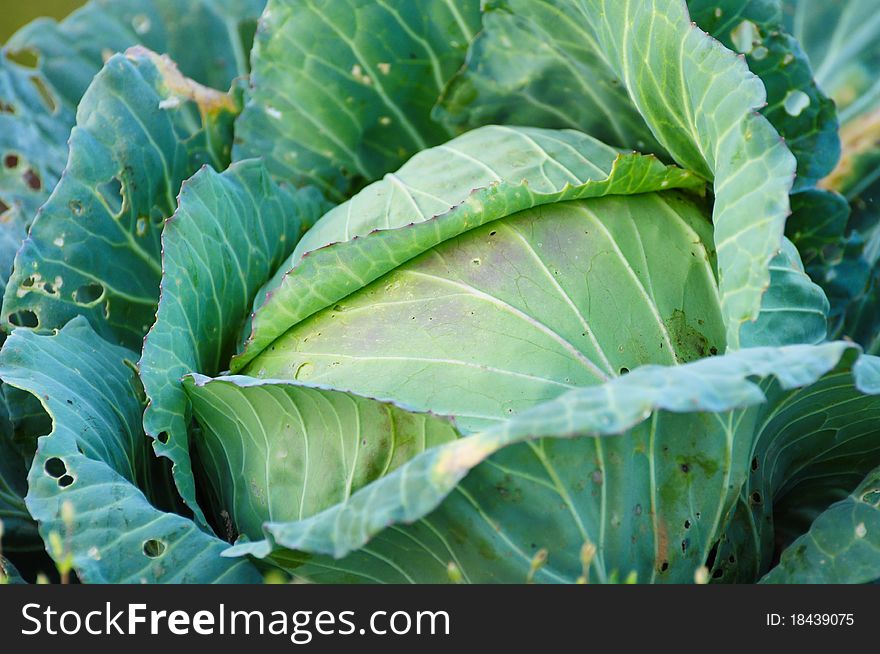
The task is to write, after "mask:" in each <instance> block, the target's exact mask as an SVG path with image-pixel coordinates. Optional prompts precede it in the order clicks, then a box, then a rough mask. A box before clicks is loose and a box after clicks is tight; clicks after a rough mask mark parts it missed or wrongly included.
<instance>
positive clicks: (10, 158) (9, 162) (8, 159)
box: [3, 152, 18, 168]
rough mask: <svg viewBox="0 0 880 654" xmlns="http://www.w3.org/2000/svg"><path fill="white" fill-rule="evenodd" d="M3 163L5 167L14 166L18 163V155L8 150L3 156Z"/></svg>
mask: <svg viewBox="0 0 880 654" xmlns="http://www.w3.org/2000/svg"><path fill="white" fill-rule="evenodd" d="M3 165H4V166H6V167H7V168H15V167H16V166H17V165H18V155H17V154H13V153H11V152H10V153H9V154H7V155H6V156H5V157H3Z"/></svg>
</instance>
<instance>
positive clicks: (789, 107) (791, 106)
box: [782, 89, 810, 117]
mask: <svg viewBox="0 0 880 654" xmlns="http://www.w3.org/2000/svg"><path fill="white" fill-rule="evenodd" d="M782 106H783V107H784V108H785V113H787V114H788V115H789V116H795V117H797V116H800V115H801V114H802V113H803V111H804V109H806V108H807V107H809V106H810V96H808V95H807V94H806V93H804V92H803V91H799V90H797V89H794V90H791V91H789V92H788V94H787V95H786V96H785V100H783V101H782Z"/></svg>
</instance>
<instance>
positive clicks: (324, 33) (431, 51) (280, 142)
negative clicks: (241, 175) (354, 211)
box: [235, 0, 479, 200]
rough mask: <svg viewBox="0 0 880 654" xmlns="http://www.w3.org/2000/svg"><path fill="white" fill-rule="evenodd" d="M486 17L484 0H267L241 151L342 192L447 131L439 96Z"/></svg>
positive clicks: (330, 192) (240, 129)
mask: <svg viewBox="0 0 880 654" xmlns="http://www.w3.org/2000/svg"><path fill="white" fill-rule="evenodd" d="M478 29H479V3H478V2H477V0H446V1H444V2H436V1H435V0H407V1H406V2H397V1H394V2H372V1H371V0H337V1H336V2H317V1H315V0H270V1H269V4H268V6H267V8H266V12H265V13H264V14H263V17H262V19H261V28H260V30H259V32H258V34H257V38H256V42H255V44H254V51H253V65H254V71H253V76H252V80H251V84H252V91H251V96H250V101H249V102H248V104H247V107H246V108H245V110H244V112H243V113H242V116H241V118H240V119H239V121H238V124H237V128H236V150H235V157H236V158H242V157H252V156H261V155H265V156H266V158H267V163H268V165H269V168H270V170H271V171H272V172H273V173H274V174H275V175H278V176H280V177H283V178H285V179H290V180H292V181H293V182H295V183H296V184H303V183H308V184H315V185H317V186H318V187H319V188H321V190H322V191H324V193H325V194H326V195H327V197H330V198H333V199H336V200H340V199H344V198H345V197H347V195H348V194H349V193H350V191H351V190H352V189H354V188H356V187H357V186H359V185H361V184H362V183H363V182H364V181H372V180H374V179H376V178H378V177H380V176H381V175H383V174H384V173H386V172H388V171H391V170H394V169H395V168H397V167H398V166H400V164H402V163H403V162H404V161H406V159H407V158H408V157H409V156H411V155H412V154H414V153H415V152H417V151H419V150H423V149H424V148H426V147H429V146H432V145H436V144H437V143H440V142H442V141H445V140H447V139H448V138H449V137H450V136H451V133H450V132H449V131H448V130H447V129H445V128H444V127H443V126H441V125H440V124H438V123H435V122H434V121H432V120H431V118H430V112H431V107H432V106H433V105H434V102H435V101H436V99H437V97H438V96H439V94H440V92H441V91H442V89H443V86H444V84H445V83H446V80H448V79H449V78H450V77H451V76H452V74H453V73H454V72H455V71H456V70H457V69H458V67H459V66H460V65H461V63H462V62H463V60H464V54H465V51H466V49H467V44H468V42H469V41H470V40H471V38H473V35H474V33H475V32H476V31H477V30H478Z"/></svg>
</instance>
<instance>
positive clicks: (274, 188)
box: [139, 160, 327, 524]
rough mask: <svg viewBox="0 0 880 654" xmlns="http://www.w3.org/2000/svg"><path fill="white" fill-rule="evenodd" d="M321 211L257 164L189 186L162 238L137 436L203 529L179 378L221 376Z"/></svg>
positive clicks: (315, 199) (202, 175)
mask: <svg viewBox="0 0 880 654" xmlns="http://www.w3.org/2000/svg"><path fill="white" fill-rule="evenodd" d="M326 209H327V203H326V202H325V200H324V199H323V197H322V196H321V194H320V193H319V192H318V191H316V190H315V189H314V188H306V189H302V190H300V191H296V192H293V191H291V190H289V189H285V188H281V187H279V186H278V185H276V184H275V183H274V182H272V181H271V180H270V179H269V177H268V174H267V173H266V170H265V168H264V167H263V164H262V163H260V162H258V161H256V160H249V161H241V162H238V163H235V164H233V165H232V166H230V167H229V168H227V169H226V170H225V171H224V172H222V173H217V172H215V171H214V170H213V169H211V168H204V169H202V170H201V171H199V172H198V173H196V174H195V175H194V176H193V177H192V178H191V179H189V180H187V181H186V182H185V183H184V185H183V188H182V189H181V191H180V196H179V206H178V208H177V210H176V211H175V213H174V215H173V216H172V217H171V218H170V219H169V220H168V221H167V224H166V227H165V229H164V231H163V233H162V284H161V297H160V300H159V309H158V312H157V315H156V323H155V324H154V325H153V328H152V329H151V330H150V333H149V334H148V335H147V337H146V339H145V340H144V349H143V355H142V357H141V360H140V364H139V369H140V373H141V378H142V379H143V383H144V388H145V389H146V393H147V398H148V400H149V405H148V406H147V410H146V414H145V415H144V427H145V429H146V432H147V433H148V434H149V435H150V436H152V437H153V438H154V439H156V442H155V443H154V447H155V450H156V452H157V453H158V454H160V455H161V456H166V457H168V458H169V459H171V461H172V462H173V464H174V477H175V481H176V482H177V487H178V489H179V491H180V493H181V495H182V497H183V499H184V500H185V501H186V502H187V504H188V505H189V506H190V508H191V509H192V511H193V513H194V514H195V515H196V516H197V518H198V519H199V521H200V522H201V523H202V524H204V516H203V515H202V511H201V509H200V508H199V507H198V504H197V502H196V493H195V482H194V480H193V476H192V469H191V464H190V455H189V436H188V426H189V418H188V416H189V413H190V410H189V403H188V402H187V399H186V395H185V394H184V392H183V389H182V388H181V386H180V378H181V377H183V376H184V375H185V374H187V373H189V372H192V371H200V372H202V373H205V374H216V373H218V372H220V370H221V369H222V368H225V367H226V365H227V363H228V362H229V357H230V355H231V354H232V352H233V350H234V348H235V344H236V342H237V340H238V334H239V332H240V330H241V326H242V324H243V323H244V321H245V318H246V317H247V315H248V311H249V309H250V306H251V302H252V301H253V298H254V295H255V294H256V292H257V290H259V288H260V286H262V285H263V284H264V283H265V282H266V280H267V279H268V278H269V276H270V275H271V274H272V271H273V270H275V268H276V267H277V266H278V264H280V263H281V262H282V261H283V260H284V259H285V258H286V257H287V256H288V255H289V254H290V252H291V251H292V250H293V248H294V246H295V245H296V243H297V241H298V240H299V238H300V236H301V235H302V233H303V232H304V231H305V230H306V229H308V228H309V227H310V226H311V225H312V224H313V223H314V222H315V220H317V218H318V217H319V216H320V215H321V214H322V213H323V212H324V211H325V210H326Z"/></svg>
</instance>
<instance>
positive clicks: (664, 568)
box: [660, 561, 669, 572]
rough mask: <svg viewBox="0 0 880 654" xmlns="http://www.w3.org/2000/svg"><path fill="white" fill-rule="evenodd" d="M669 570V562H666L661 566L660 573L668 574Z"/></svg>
mask: <svg viewBox="0 0 880 654" xmlns="http://www.w3.org/2000/svg"><path fill="white" fill-rule="evenodd" d="M667 570H669V561H664V562H663V563H661V564H660V572H666V571H667Z"/></svg>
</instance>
